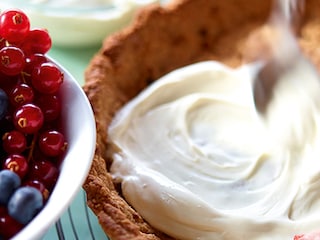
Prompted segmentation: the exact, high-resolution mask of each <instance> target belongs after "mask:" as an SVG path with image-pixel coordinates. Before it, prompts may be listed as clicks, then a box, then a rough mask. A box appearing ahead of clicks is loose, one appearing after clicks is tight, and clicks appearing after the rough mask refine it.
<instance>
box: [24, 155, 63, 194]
mask: <svg viewBox="0 0 320 240" xmlns="http://www.w3.org/2000/svg"><path fill="white" fill-rule="evenodd" d="M58 176H59V170H58V169H57V168H56V167H55V165H54V164H53V163H51V162H50V161H48V160H39V161H34V162H32V164H31V165H30V168H29V178H31V179H35V180H39V181H40V182H42V183H43V184H44V185H45V186H46V188H47V189H48V190H49V191H50V190H51V189H52V188H53V187H54V185H55V184H56V181H57V179H58Z"/></svg>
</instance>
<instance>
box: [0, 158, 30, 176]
mask: <svg viewBox="0 0 320 240" xmlns="http://www.w3.org/2000/svg"><path fill="white" fill-rule="evenodd" d="M3 169H8V170H11V171H13V172H15V173H16V174H18V176H19V177H20V179H23V178H24V176H26V174H27V172H28V162H27V160H26V158H25V157H24V156H22V155H20V154H12V155H9V156H8V157H7V158H6V159H5V161H4V163H3Z"/></svg>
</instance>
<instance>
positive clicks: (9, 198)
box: [0, 9, 95, 239]
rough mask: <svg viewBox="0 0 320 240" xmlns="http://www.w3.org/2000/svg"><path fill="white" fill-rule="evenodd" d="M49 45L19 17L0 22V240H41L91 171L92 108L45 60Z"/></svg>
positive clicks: (12, 14) (13, 14) (15, 12)
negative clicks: (10, 239) (12, 239)
mask: <svg viewBox="0 0 320 240" xmlns="http://www.w3.org/2000/svg"><path fill="white" fill-rule="evenodd" d="M51 44H52V42H51V38H50V35H49V33H48V32H47V31H46V30H44V29H37V28H34V29H31V28H30V21H29V18H28V16H27V15H26V14H25V13H24V12H22V11H21V10H19V9H8V10H6V11H4V12H2V13H1V14H0V117H1V119H0V124H1V130H0V131H1V144H0V145H1V146H0V154H1V160H0V163H1V164H0V190H1V196H0V239H9V238H12V237H13V238H14V239H38V238H40V237H41V236H42V235H43V234H44V233H45V232H46V230H47V229H48V228H49V227H50V226H51V225H52V224H53V223H54V222H55V221H56V220H57V219H58V218H59V216H60V215H61V214H62V213H63V212H64V210H65V209H66V208H67V207H68V205H69V204H70V203H71V201H72V199H73V198H74V197H75V195H76V193H77V192H78V191H79V190H80V189H81V186H82V183H83V181H84V180H85V177H86V175H87V172H88V169H89V167H90V165H91V159H92V155H93V152H94V146H95V121H94V116H93V113H92V110H91V106H90V104H89V102H88V100H87V98H86V95H85V94H84V92H83V91H82V88H81V87H80V86H79V85H78V83H77V82H76V80H75V79H74V78H73V76H71V74H70V73H69V72H67V71H66V70H65V69H64V68H63V66H61V65H60V64H59V63H57V62H56V61H55V60H53V59H51V58H50V57H49V56H47V55H46V54H47V52H48V51H49V50H50V48H51ZM79 116H81V118H80V117H79ZM80 129H81V130H80Z"/></svg>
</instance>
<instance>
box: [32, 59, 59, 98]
mask: <svg viewBox="0 0 320 240" xmlns="http://www.w3.org/2000/svg"><path fill="white" fill-rule="evenodd" d="M31 81H32V85H33V87H34V88H35V89H36V90H38V91H39V92H41V93H44V94H54V93H56V92H57V91H58V90H59V88H60V86H61V84H62V82H63V73H62V72H61V71H60V69H59V68H58V67H57V66H56V65H55V64H53V63H50V62H48V63H43V64H41V65H40V66H38V67H36V68H35V69H34V70H33V72H32V74H31Z"/></svg>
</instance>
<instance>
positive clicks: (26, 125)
mask: <svg viewBox="0 0 320 240" xmlns="http://www.w3.org/2000/svg"><path fill="white" fill-rule="evenodd" d="M43 119H44V118H43V113H42V111H41V109H40V108H39V107H38V106H36V105H34V104H31V103H28V104H25V105H22V106H21V107H19V108H18V109H17V110H16V112H15V113H14V115H13V123H14V125H15V127H16V128H17V129H18V130H19V131H21V132H23V133H27V134H33V133H36V132H37V131H39V129H40V128H41V127H42V125H43Z"/></svg>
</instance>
